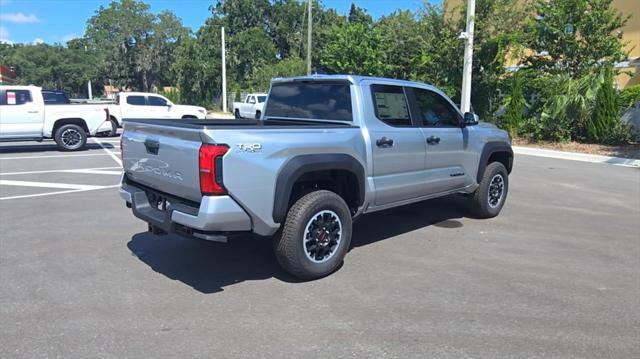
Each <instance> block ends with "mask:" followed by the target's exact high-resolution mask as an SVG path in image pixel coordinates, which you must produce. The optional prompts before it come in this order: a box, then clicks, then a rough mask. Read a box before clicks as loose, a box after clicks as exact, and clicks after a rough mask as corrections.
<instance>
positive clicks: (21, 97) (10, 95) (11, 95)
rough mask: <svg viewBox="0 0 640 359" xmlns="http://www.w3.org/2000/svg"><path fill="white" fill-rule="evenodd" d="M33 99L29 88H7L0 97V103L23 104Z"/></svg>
mask: <svg viewBox="0 0 640 359" xmlns="http://www.w3.org/2000/svg"><path fill="white" fill-rule="evenodd" d="M31 101H33V99H32V98H31V92H30V91H29V90H12V89H7V90H5V91H4V93H2V96H1V97H0V105H24V104H25V103H29V102H31Z"/></svg>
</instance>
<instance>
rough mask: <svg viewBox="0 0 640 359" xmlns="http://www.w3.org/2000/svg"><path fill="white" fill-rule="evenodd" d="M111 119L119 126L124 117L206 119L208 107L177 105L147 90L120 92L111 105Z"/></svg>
mask: <svg viewBox="0 0 640 359" xmlns="http://www.w3.org/2000/svg"><path fill="white" fill-rule="evenodd" d="M108 108H109V115H110V117H111V121H113V122H115V123H116V124H117V125H118V126H121V125H122V119H124V118H172V119H189V118H190V119H205V118H206V117H207V109H205V108H204V107H199V106H189V105H176V104H174V103H173V102H171V101H169V99H167V98H166V97H164V96H162V95H158V94H154V93H146V92H120V93H118V94H117V95H116V101H115V104H113V105H109V106H108Z"/></svg>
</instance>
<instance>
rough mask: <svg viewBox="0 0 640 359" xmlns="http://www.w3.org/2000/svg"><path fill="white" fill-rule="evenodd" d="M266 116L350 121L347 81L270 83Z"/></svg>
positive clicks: (349, 99) (349, 90) (349, 94)
mask: <svg viewBox="0 0 640 359" xmlns="http://www.w3.org/2000/svg"><path fill="white" fill-rule="evenodd" d="M265 117H278V118H291V119H315V120H332V121H353V115H352V111H351V85H350V83H348V82H320V81H309V82H285V83H275V84H273V85H272V86H271V92H270V93H269V101H267V108H266V109H265Z"/></svg>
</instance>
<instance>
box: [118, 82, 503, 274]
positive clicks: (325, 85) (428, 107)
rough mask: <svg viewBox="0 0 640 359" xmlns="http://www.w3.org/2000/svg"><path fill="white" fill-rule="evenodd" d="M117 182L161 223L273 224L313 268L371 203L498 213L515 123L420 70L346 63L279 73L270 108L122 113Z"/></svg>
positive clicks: (185, 230) (182, 227) (189, 227)
mask: <svg viewBox="0 0 640 359" xmlns="http://www.w3.org/2000/svg"><path fill="white" fill-rule="evenodd" d="M124 129H125V130H124V133H123V135H122V153H123V160H124V161H123V166H124V171H125V172H124V175H123V179H122V187H121V189H120V194H121V196H122V198H123V199H124V200H125V201H126V203H127V206H128V207H130V208H132V210H133V214H134V215H135V216H136V217H138V218H140V219H142V220H144V221H146V222H148V224H149V230H150V231H151V232H153V233H155V234H166V233H173V234H180V235H185V236H188V237H195V238H200V239H205V240H213V241H225V240H226V238H227V237H228V236H229V235H231V234H234V233H241V232H253V233H256V234H259V235H262V236H273V237H274V241H275V242H274V249H275V253H276V257H277V259H278V262H279V263H280V264H281V265H282V267H283V268H284V269H285V270H287V271H288V272H290V273H291V274H293V275H295V276H297V277H300V278H303V279H314V278H319V277H322V276H325V275H328V274H330V273H331V272H332V271H334V270H335V269H336V268H337V267H338V266H339V265H340V263H341V262H342V260H343V258H344V256H345V254H346V253H347V251H348V249H349V245H350V241H351V234H352V221H353V220H354V219H355V218H357V217H358V216H360V215H363V214H366V213H370V212H374V211H379V210H383V209H387V208H391V207H396V206H402V205H405V204H409V203H413V202H417V201H423V200H426V199H429V198H434V197H440V196H445V195H448V194H452V193H462V194H465V195H467V196H468V197H469V201H470V205H471V208H472V209H473V211H474V214H475V215H476V216H478V217H482V218H489V217H494V216H496V215H498V213H499V212H500V210H501V209H502V206H503V205H504V202H505V200H506V197H507V190H508V185H509V181H508V175H509V173H510V171H511V167H512V163H513V152H512V150H511V145H510V140H509V137H508V135H507V133H506V132H504V131H502V130H499V129H497V128H496V127H495V126H492V125H489V124H484V123H478V118H477V116H476V115H474V114H472V113H465V114H462V113H460V111H459V110H458V108H457V107H456V106H455V105H454V104H453V103H452V102H451V100H450V99H449V98H448V97H447V96H446V95H444V94H443V93H442V92H441V91H439V90H438V89H436V88H434V87H433V86H429V85H426V84H422V83H416V82H409V81H399V80H392V79H382V78H370V77H359V76H346V75H331V76H310V77H298V78H282V79H274V80H273V81H272V84H271V89H270V92H269V95H268V98H267V101H266V104H265V111H264V113H263V114H262V118H261V119H260V120H179V121H173V120H133V119H132V120H125V121H124Z"/></svg>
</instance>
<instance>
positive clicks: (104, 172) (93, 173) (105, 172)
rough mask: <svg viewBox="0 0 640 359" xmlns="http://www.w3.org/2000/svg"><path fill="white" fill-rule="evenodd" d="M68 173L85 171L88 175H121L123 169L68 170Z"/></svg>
mask: <svg viewBox="0 0 640 359" xmlns="http://www.w3.org/2000/svg"><path fill="white" fill-rule="evenodd" d="M65 172H66V173H85V174H88V175H113V176H120V175H121V174H122V171H107V170H67V171H65Z"/></svg>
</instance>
